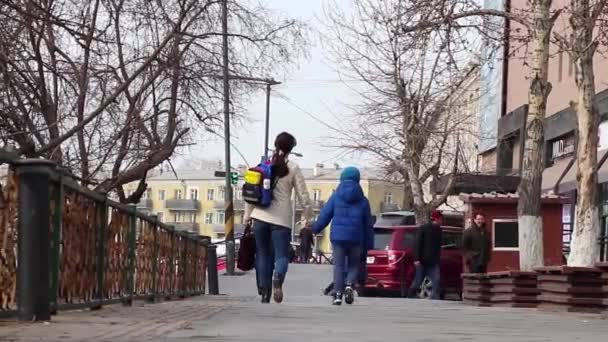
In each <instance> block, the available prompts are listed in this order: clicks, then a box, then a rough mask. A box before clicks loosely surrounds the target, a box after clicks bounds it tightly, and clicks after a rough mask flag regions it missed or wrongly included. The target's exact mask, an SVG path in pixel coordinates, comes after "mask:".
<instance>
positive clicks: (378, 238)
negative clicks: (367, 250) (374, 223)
mask: <svg viewBox="0 0 608 342" xmlns="http://www.w3.org/2000/svg"><path fill="white" fill-rule="evenodd" d="M392 240H393V230H392V229H374V249H375V250H380V251H383V250H388V249H389V247H390V246H391V241H392Z"/></svg>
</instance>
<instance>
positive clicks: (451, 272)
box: [364, 225, 463, 299]
mask: <svg viewBox="0 0 608 342" xmlns="http://www.w3.org/2000/svg"><path fill="white" fill-rule="evenodd" d="M441 228H442V229H443V234H442V235H443V236H442V239H443V241H442V251H441V298H442V299H443V298H445V295H446V294H455V295H458V296H459V298H461V297H460V296H461V294H462V279H461V278H460V275H461V273H462V259H463V258H462V252H461V250H460V249H459V247H458V246H459V245H460V240H461V238H462V233H463V228H462V227H453V226H442V227H441ZM417 229H418V226H414V225H407V226H393V227H375V228H374V250H371V251H369V253H368V256H367V281H366V284H365V289H364V293H365V294H367V293H369V292H373V291H380V292H393V293H398V294H400V295H401V296H402V297H405V296H406V295H407V292H408V289H409V286H410V284H411V283H412V281H413V280H414V276H415V274H416V270H415V266H414V251H413V246H414V243H415V240H416V231H417ZM431 289H432V284H431V281H430V279H428V278H427V279H425V280H424V282H423V284H422V286H421V287H420V290H419V292H418V296H419V297H420V298H428V297H430V294H431Z"/></svg>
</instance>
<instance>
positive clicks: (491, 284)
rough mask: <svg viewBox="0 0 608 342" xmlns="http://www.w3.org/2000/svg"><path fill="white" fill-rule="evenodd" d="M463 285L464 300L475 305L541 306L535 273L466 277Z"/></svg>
mask: <svg viewBox="0 0 608 342" xmlns="http://www.w3.org/2000/svg"><path fill="white" fill-rule="evenodd" d="M463 285H464V291H463V292H464V294H463V299H464V301H465V303H468V304H472V305H477V306H503V307H519V308H535V307H537V306H538V303H539V300H538V295H539V294H540V291H539V290H538V287H537V278H536V273H534V272H519V271H505V272H492V273H487V274H466V275H463Z"/></svg>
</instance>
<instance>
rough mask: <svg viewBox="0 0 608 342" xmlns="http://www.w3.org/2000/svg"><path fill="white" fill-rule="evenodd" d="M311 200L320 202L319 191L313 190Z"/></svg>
mask: <svg viewBox="0 0 608 342" xmlns="http://www.w3.org/2000/svg"><path fill="white" fill-rule="evenodd" d="M312 200H313V201H320V200H321V190H319V189H314V190H313V191H312Z"/></svg>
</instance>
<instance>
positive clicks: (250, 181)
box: [243, 160, 276, 208]
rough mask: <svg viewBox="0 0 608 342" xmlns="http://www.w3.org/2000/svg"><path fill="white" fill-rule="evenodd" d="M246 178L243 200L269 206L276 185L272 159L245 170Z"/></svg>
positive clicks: (263, 206)
mask: <svg viewBox="0 0 608 342" xmlns="http://www.w3.org/2000/svg"><path fill="white" fill-rule="evenodd" d="M244 178H245V184H243V200H245V202H247V203H249V204H252V205H254V206H257V207H262V208H266V207H269V206H270V204H271V203H272V191H273V189H274V186H275V185H276V184H275V183H276V182H275V180H274V177H273V175H272V163H271V162H270V160H267V161H263V162H261V163H260V164H258V166H256V167H252V168H250V169H249V170H247V171H245V176H244Z"/></svg>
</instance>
